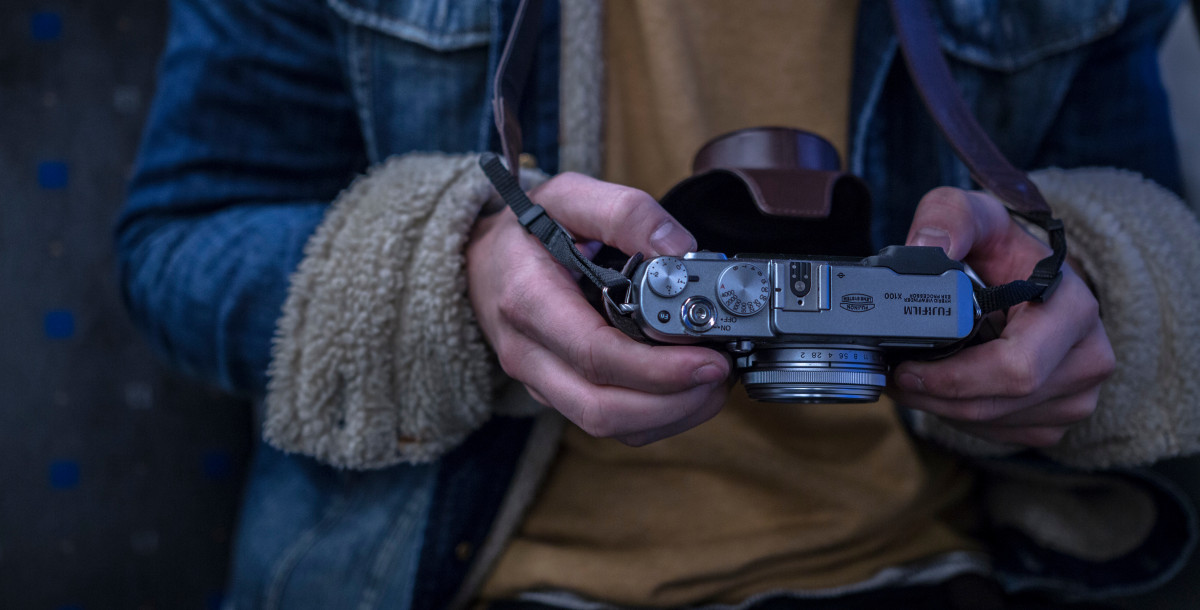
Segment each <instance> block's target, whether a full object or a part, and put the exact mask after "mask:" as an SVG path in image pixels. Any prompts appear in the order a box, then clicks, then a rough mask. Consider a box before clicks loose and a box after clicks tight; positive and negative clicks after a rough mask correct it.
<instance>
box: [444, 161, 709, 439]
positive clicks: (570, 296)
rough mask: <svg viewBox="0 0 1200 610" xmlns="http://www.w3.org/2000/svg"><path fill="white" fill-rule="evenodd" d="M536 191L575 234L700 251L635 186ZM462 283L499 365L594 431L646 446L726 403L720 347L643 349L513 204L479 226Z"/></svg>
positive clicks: (576, 184) (582, 182)
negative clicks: (595, 303)
mask: <svg viewBox="0 0 1200 610" xmlns="http://www.w3.org/2000/svg"><path fill="white" fill-rule="evenodd" d="M530 197H531V199H533V201H534V202H535V203H537V204H539V205H541V206H542V207H544V208H545V209H546V211H547V212H548V213H549V215H550V216H551V217H552V218H554V219H555V220H557V221H558V222H559V224H561V225H563V227H565V228H566V229H567V230H568V231H570V232H571V234H572V235H574V236H576V237H577V238H581V239H594V240H599V241H601V242H603V243H606V244H609V245H612V246H615V247H617V248H619V249H621V250H622V251H624V252H625V253H626V254H632V253H634V252H642V253H644V254H646V255H647V256H659V255H681V254H683V253H684V252H687V251H689V250H694V249H695V247H696V244H695V240H694V239H693V238H692V236H691V235H690V234H688V233H687V231H686V230H684V229H683V228H682V227H681V226H680V225H679V224H678V223H677V222H675V221H674V219H672V218H671V217H670V215H669V214H667V212H666V211H665V210H663V209H662V207H660V206H659V205H658V203H657V202H656V201H654V199H653V198H652V197H650V196H649V195H647V194H646V193H643V192H641V191H638V190H635V189H631V188H627V187H622V186H618V185H615V184H610V183H606V182H601V181H599V180H595V179H592V178H588V177H586V176H583V175H580V174H571V173H568V174H562V175H559V176H556V177H554V178H552V179H550V180H549V181H547V182H546V183H545V184H543V185H542V186H540V187H539V188H537V189H535V190H534V191H533V192H532V193H531V194H530ZM467 280H468V283H469V293H470V298H471V305H472V307H473V308H474V310H475V314H476V316H477V317H478V320H479V324H480V326H481V328H482V329H483V332H484V335H485V336H486V337H487V339H488V341H489V343H490V344H491V346H492V348H493V349H494V350H495V351H496V355H497V356H498V357H499V360H500V365H501V367H503V368H504V371H505V372H506V373H507V374H508V375H509V376H511V377H513V378H514V379H517V380H518V381H520V382H521V383H523V384H525V387H526V388H527V389H528V390H529V393H530V395H532V396H533V397H534V398H535V399H537V400H538V401H539V402H541V403H542V404H544V405H547V406H550V407H553V408H554V409H556V410H558V411H559V412H561V413H562V414H563V415H565V416H566V417H567V419H569V420H571V421H572V422H574V423H575V424H577V425H578V426H579V427H580V428H582V429H583V430H584V431H585V432H587V433H589V434H591V435H593V436H598V437H613V438H616V439H618V440H620V441H622V442H625V443H627V444H630V445H644V444H647V443H650V442H653V441H656V440H659V439H662V438H666V437H668V436H672V435H675V434H678V433H680V432H683V431H685V430H688V429H690V428H692V427H694V426H697V425H699V424H700V423H702V422H704V421H706V420H708V419H709V418H711V417H712V416H714V415H716V414H717V412H718V411H719V410H720V409H721V406H722V405H723V404H724V401H725V396H726V392H727V388H726V384H725V380H726V379H727V378H728V377H729V371H730V362H729V360H728V358H727V357H726V356H725V355H723V354H721V353H720V352H717V351H715V350H711V349H707V348H702V347H695V346H650V345H646V344H643V343H639V342H637V341H634V340H633V339H630V338H629V337H627V336H626V335H625V334H624V333H622V332H621V331H619V330H617V329H616V328H613V327H612V326H610V325H609V324H608V323H607V322H606V321H605V320H604V318H603V317H602V316H600V314H598V313H597V312H596V310H595V309H593V308H592V307H591V305H589V304H588V302H587V301H586V300H585V298H584V296H583V293H582V291H581V290H580V289H579V287H578V286H577V285H576V283H575V281H574V280H573V279H572V277H571V274H570V273H569V272H568V271H567V269H566V268H564V267H563V266H562V265H561V264H560V263H558V261H556V260H555V259H554V258H553V257H552V256H551V255H550V253H549V251H547V250H546V248H545V247H543V246H542V245H541V243H539V242H538V241H537V239H536V238H535V237H533V236H532V235H530V234H529V233H528V232H526V231H525V229H524V228H523V227H522V226H521V225H520V224H519V223H518V222H517V219H516V216H515V215H514V214H513V213H512V211H511V210H509V209H505V210H504V211H503V212H500V213H497V214H493V215H491V216H488V217H486V218H482V219H480V220H479V221H478V222H476V224H475V227H474V229H473V231H472V234H471V239H470V242H469V243H468V245H467Z"/></svg>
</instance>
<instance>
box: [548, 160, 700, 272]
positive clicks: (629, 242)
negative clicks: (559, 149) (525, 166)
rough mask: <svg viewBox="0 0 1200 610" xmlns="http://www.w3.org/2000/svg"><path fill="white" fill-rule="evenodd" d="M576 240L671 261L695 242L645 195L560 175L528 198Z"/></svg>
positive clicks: (693, 245) (586, 179)
mask: <svg viewBox="0 0 1200 610" xmlns="http://www.w3.org/2000/svg"><path fill="white" fill-rule="evenodd" d="M530 197H531V198H532V199H533V200H534V201H536V202H537V203H538V204H539V205H541V206H542V207H544V208H546V211H547V212H549V214H550V216H551V217H552V218H554V219H555V220H557V221H558V222H559V223H560V224H562V225H563V226H564V227H566V228H567V230H568V231H570V232H571V233H573V234H574V235H575V236H576V237H585V238H591V239H598V240H600V241H602V242H604V243H606V244H608V245H610V246H614V247H616V248H619V249H620V250H621V251H622V252H624V253H625V254H629V255H632V254H633V253H635V252H642V253H643V254H646V255H647V256H663V255H672V256H677V255H680V254H683V253H685V252H690V251H693V250H695V249H696V239H695V238H694V237H692V234H691V233H689V232H688V231H687V229H685V228H684V227H683V225H681V224H679V222H678V221H677V220H675V219H674V218H673V217H672V216H671V215H670V214H668V213H667V211H666V210H664V209H663V208H662V206H660V205H659V204H658V202H657V201H655V200H654V198H653V197H651V196H650V195H648V194H647V193H645V192H643V191H640V190H638V189H635V188H631V187H626V186H621V185H618V184H613V183H611V182H604V181H602V180H596V179H595V178H589V177H588V176H584V175H582V174H574V173H565V174H560V175H558V176H555V177H554V178H553V179H551V180H549V181H547V182H546V183H544V184H542V185H541V186H540V187H538V188H537V189H535V190H534V191H533V192H532V193H530Z"/></svg>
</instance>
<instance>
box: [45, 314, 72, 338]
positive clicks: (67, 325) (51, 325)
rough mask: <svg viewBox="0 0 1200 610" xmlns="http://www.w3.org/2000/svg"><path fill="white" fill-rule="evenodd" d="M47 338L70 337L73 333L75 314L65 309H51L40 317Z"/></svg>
mask: <svg viewBox="0 0 1200 610" xmlns="http://www.w3.org/2000/svg"><path fill="white" fill-rule="evenodd" d="M42 329H43V330H44V331H45V333H46V338H47V339H70V338H71V337H72V336H74V335H75V314H73V313H71V312H70V310H66V309H52V310H50V311H47V312H46V315H45V317H44V318H42Z"/></svg>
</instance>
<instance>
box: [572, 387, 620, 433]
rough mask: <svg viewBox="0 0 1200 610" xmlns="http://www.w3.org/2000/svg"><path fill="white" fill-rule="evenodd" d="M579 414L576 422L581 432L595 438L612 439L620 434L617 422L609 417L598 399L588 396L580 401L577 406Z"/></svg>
mask: <svg viewBox="0 0 1200 610" xmlns="http://www.w3.org/2000/svg"><path fill="white" fill-rule="evenodd" d="M575 408H576V410H577V411H576V412H577V413H579V418H578V421H576V422H575V424H576V425H578V426H579V428H580V429H581V430H583V431H584V432H586V433H587V434H588V435H589V436H593V437H595V438H612V437H614V436H617V435H618V434H620V430H618V429H617V425H616V422H614V421H613V418H612V417H610V416H609V414H608V410H607V409H605V408H604V405H603V404H602V403H601V402H600V401H599V400H598V399H596V398H594V397H591V396H587V397H583V398H580V399H578V401H577V404H576V405H575Z"/></svg>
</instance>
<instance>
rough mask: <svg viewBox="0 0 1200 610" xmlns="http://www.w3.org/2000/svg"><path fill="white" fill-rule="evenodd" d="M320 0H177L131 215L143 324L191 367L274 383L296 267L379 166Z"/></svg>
mask: <svg viewBox="0 0 1200 610" xmlns="http://www.w3.org/2000/svg"><path fill="white" fill-rule="evenodd" d="M324 10H326V9H325V8H324V7H323V6H322V5H321V3H319V2H317V1H316V0H175V1H174V2H172V5H171V19H170V28H169V32H168V42H167V47H166V50H165V51H164V55H163V59H162V64H161V68H160V70H161V72H160V76H159V87H158V93H157V95H156V98H155V101H154V105H153V107H152V109H151V113H150V117H149V120H148V123H147V126H146V131H145V133H144V135H143V142H142V147H141V152H140V155H139V159H138V161H137V164H136V166H135V168H134V174H133V177H132V180H131V183H130V189H129V196H128V201H127V203H126V206H125V209H124V210H123V212H122V214H121V216H120V218H119V220H118V223H117V231H116V238H117V250H118V262H119V274H120V281H121V285H122V289H123V294H124V297H125V300H126V303H127V306H128V307H129V309H130V311H131V313H132V316H133V318H134V320H135V322H136V323H137V324H138V325H139V326H140V327H141V328H142V329H143V330H144V331H145V333H146V334H147V335H148V337H149V338H150V341H151V342H152V343H153V344H154V345H155V347H156V348H157V349H158V350H159V351H161V352H163V353H164V354H165V355H166V356H167V358H168V359H169V360H171V361H172V363H173V364H174V365H175V366H176V367H177V368H180V369H182V370H183V371H184V372H186V373H189V374H191V375H193V376H196V377H198V378H201V379H203V380H206V381H208V382H212V383H216V384H218V385H220V386H221V387H223V388H225V389H227V390H230V391H235V392H238V393H243V394H259V393H262V392H264V391H265V387H266V368H267V364H268V362H269V360H270V348H271V338H272V335H273V333H274V329H275V323H276V319H277V318H278V317H279V315H280V311H281V307H282V304H283V301H284V298H285V296H286V294H287V284H288V276H289V275H290V274H291V272H292V271H293V270H294V269H295V267H296V265H297V264H298V263H299V261H300V259H301V257H302V253H303V247H304V244H305V242H306V241H307V239H308V237H309V236H310V235H311V234H312V232H313V231H314V230H315V228H316V227H317V225H319V224H320V222H321V220H322V218H323V217H324V213H325V209H326V207H327V205H328V203H329V202H330V201H331V200H332V199H333V198H334V197H336V195H337V193H338V192H339V191H340V190H341V189H342V188H344V187H345V186H346V185H347V184H349V182H350V180H351V179H352V178H353V176H354V174H355V172H358V171H362V170H363V169H364V168H365V165H366V159H365V153H364V146H363V142H362V136H361V133H360V131H359V129H358V121H357V116H356V114H355V110H354V105H353V101H352V99H351V96H350V94H349V92H348V91H347V87H346V84H345V81H344V79H343V75H342V74H343V73H342V70H341V66H340V65H339V59H338V54H337V41H336V39H335V35H334V34H333V33H332V31H331V30H330V28H329V25H328V21H327V19H326V18H325V15H324V12H323V11H324Z"/></svg>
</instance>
